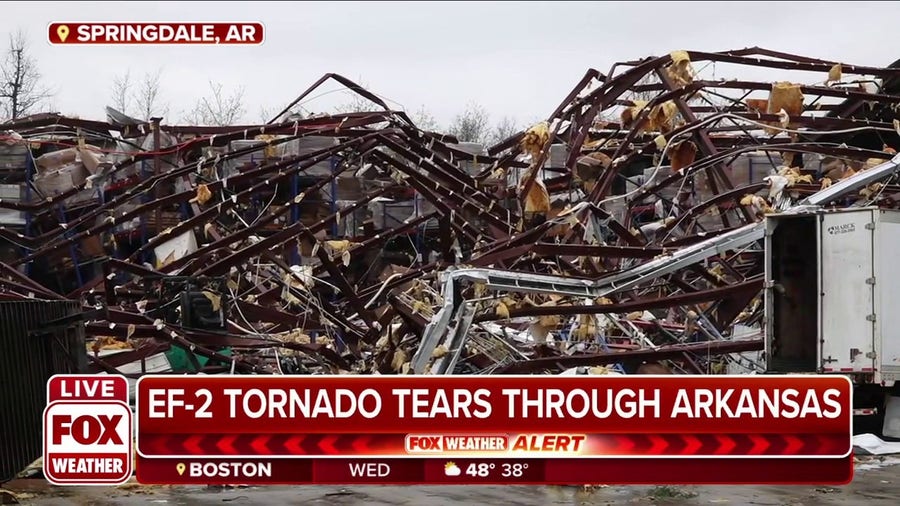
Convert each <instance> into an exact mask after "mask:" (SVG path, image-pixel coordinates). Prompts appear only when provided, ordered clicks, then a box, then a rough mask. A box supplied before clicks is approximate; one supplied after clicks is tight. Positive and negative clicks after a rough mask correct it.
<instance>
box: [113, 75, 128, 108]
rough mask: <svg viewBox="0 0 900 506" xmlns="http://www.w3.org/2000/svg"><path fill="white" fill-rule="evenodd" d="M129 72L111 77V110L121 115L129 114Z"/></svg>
mask: <svg viewBox="0 0 900 506" xmlns="http://www.w3.org/2000/svg"><path fill="white" fill-rule="evenodd" d="M131 84H132V83H131V71H130V70H126V71H125V73H124V74H122V75H120V76H115V77H113V80H112V97H110V98H112V104H113V108H115V109H116V110H117V111H119V112H121V113H122V114H130V113H131Z"/></svg>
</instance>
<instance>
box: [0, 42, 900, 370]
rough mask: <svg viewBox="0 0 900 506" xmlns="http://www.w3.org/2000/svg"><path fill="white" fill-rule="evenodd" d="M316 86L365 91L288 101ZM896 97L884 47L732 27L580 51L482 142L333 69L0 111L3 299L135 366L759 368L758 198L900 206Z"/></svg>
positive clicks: (777, 208)
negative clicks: (145, 117) (547, 90)
mask: <svg viewBox="0 0 900 506" xmlns="http://www.w3.org/2000/svg"><path fill="white" fill-rule="evenodd" d="M710 64H719V65H721V67H722V68H727V69H728V70H729V71H731V70H740V67H742V66H750V67H764V68H767V69H769V74H770V75H771V78H772V80H771V81H770V82H756V81H745V80H736V79H732V80H722V79H708V78H707V77H705V75H706V73H707V72H706V70H707V67H708V66H709V65H710ZM721 70H722V69H721V68H720V71H721ZM330 79H334V80H336V81H338V82H339V83H341V84H343V85H345V86H347V87H348V88H349V89H351V90H354V91H356V92H357V93H359V94H361V95H362V96H363V97H364V98H365V99H367V100H369V101H371V103H372V111H369V112H356V113H346V114H334V115H318V116H315V115H314V116H310V117H300V116H292V115H291V114H290V113H289V112H288V111H290V110H291V108H292V107H293V106H294V105H295V104H297V103H299V102H300V101H302V100H304V99H305V98H307V97H308V96H310V95H311V94H312V93H314V92H315V90H316V89H317V88H318V87H319V86H321V85H322V84H323V83H324V82H326V81H328V80H330ZM801 80H802V81H803V82H807V83H810V82H811V84H801V82H800V81H801ZM898 103H900V68H897V65H895V66H894V67H893V68H870V67H861V66H856V65H850V64H847V63H839V62H830V61H822V60H815V59H810V58H804V57H800V56H795V55H788V54H783V53H777V52H774V51H769V50H765V49H759V48H752V49H744V50H739V51H728V52H719V53H708V52H698V51H675V52H673V53H671V54H669V55H665V56H663V57H658V58H657V57H654V58H646V59H643V60H640V61H633V62H624V63H617V64H616V65H614V66H613V67H612V68H611V69H610V70H609V72H608V73H606V74H604V73H602V72H599V71H597V70H593V69H591V70H589V71H588V72H587V73H586V74H585V76H584V78H583V79H582V80H581V81H580V82H579V83H578V84H577V86H576V87H575V88H574V89H573V90H572V91H571V92H570V93H569V94H568V95H567V96H566V97H565V99H564V100H563V102H562V103H561V104H560V105H559V107H558V108H557V109H556V110H555V111H553V112H552V113H551V114H550V115H549V116H548V118H547V121H546V122H542V123H539V124H537V125H534V126H532V127H531V128H529V129H528V130H526V131H524V132H520V133H518V134H516V135H514V136H512V137H510V138H508V139H506V140H503V141H501V142H499V143H498V144H496V145H494V146H476V145H473V144H471V143H459V142H457V139H455V138H453V137H452V136H449V135H445V134H441V133H438V132H426V131H422V130H420V129H419V128H417V127H416V125H415V124H413V122H412V121H411V120H410V118H409V117H408V116H407V115H406V114H405V113H404V112H402V111H395V110H391V109H390V108H389V107H388V106H387V105H386V104H385V103H384V102H382V101H381V100H380V99H379V98H378V97H377V96H375V95H373V94H371V93H369V92H368V91H366V90H364V89H362V88H361V87H359V86H357V85H356V84H354V83H352V82H351V81H349V80H347V79H346V78H343V77H341V76H338V75H333V74H329V75H326V76H324V77H323V78H322V79H320V80H319V81H318V82H316V83H315V84H314V85H313V86H312V87H310V88H309V89H308V90H306V91H305V92H303V93H302V94H301V95H300V96H299V97H298V98H297V100H296V101H294V102H293V103H292V104H289V105H288V106H287V107H286V108H285V110H284V112H282V113H281V114H279V116H278V117H277V118H276V119H274V120H273V121H271V122H269V123H267V124H263V125H240V126H229V127H211V126H197V125H168V124H164V123H161V122H160V121H159V120H156V119H154V120H152V121H151V122H149V123H148V122H143V121H139V120H135V119H133V118H128V117H126V116H124V115H122V114H121V113H119V112H117V111H114V110H111V109H110V110H108V111H107V121H91V120H84V119H76V118H72V117H66V116H60V115H56V114H40V115H35V116H31V117H27V118H22V119H19V120H17V121H14V122H10V123H5V124H0V183H2V184H0V300H16V299H23V298H33V299H48V300H59V299H74V300H80V301H81V302H82V304H83V306H84V312H83V315H82V316H83V318H84V325H85V330H86V334H87V336H88V337H89V341H90V342H89V344H88V347H87V349H86V350H85V353H87V355H88V359H89V361H90V364H91V365H90V367H91V370H92V371H93V372H106V373H121V374H126V375H127V376H129V377H137V376H139V375H141V374H144V373H150V372H168V371H174V372H203V373H207V374H216V373H237V374H243V373H269V374H346V373H372V374H465V373H471V374H491V373H498V374H499V373H551V374H560V373H562V374H634V373H653V374H658V373H660V372H664V373H673V374H677V373H685V372H687V373H726V372H732V373H734V372H757V371H758V370H759V363H758V361H757V360H756V358H755V354H757V353H758V352H759V350H761V349H762V346H763V345H762V340H761V337H760V331H759V322H760V320H761V315H762V309H763V308H762V304H761V289H762V284H763V276H762V265H763V264H762V261H763V257H762V248H761V245H760V244H759V239H760V238H761V237H762V235H761V229H760V227H759V225H758V224H759V222H760V220H761V218H762V216H763V215H764V214H765V213H771V212H789V210H790V209H792V208H795V207H796V206H797V205H798V204H802V203H808V202H810V201H811V200H810V199H814V200H815V201H816V202H818V203H820V204H829V205H833V206H861V205H877V206H882V207H896V206H897V199H898V192H900V186H898V184H897V181H896V170H895V169H896V167H897V160H898V158H897V157H896V149H898V148H900V137H898V133H900V112H898ZM892 159H893V161H891V160H892Z"/></svg>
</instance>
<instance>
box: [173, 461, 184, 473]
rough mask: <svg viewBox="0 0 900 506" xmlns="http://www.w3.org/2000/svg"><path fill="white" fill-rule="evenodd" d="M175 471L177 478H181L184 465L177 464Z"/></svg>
mask: <svg viewBox="0 0 900 506" xmlns="http://www.w3.org/2000/svg"><path fill="white" fill-rule="evenodd" d="M175 470H176V471H178V476H181V475H182V474H184V464H182V463H181V462H179V463H178V465H176V466H175Z"/></svg>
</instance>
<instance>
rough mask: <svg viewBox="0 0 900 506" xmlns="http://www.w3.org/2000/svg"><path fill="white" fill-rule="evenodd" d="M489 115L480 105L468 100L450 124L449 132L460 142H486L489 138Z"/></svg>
mask: <svg viewBox="0 0 900 506" xmlns="http://www.w3.org/2000/svg"><path fill="white" fill-rule="evenodd" d="M489 121H490V117H489V115H488V112H487V110H486V109H485V108H484V107H482V106H481V105H479V104H477V103H475V102H470V103H469V105H467V106H466V109H465V110H464V111H463V112H462V113H461V114H457V115H456V117H455V118H453V123H451V124H450V134H451V135H453V136H454V137H456V138H457V139H459V141H460V142H478V143H481V144H487V143H488V141H489V138H490V122H489Z"/></svg>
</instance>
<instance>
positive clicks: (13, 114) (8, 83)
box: [0, 30, 53, 120]
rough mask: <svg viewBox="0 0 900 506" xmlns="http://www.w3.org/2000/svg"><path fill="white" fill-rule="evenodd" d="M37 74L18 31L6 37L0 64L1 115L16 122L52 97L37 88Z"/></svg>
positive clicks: (38, 74)
mask: <svg viewBox="0 0 900 506" xmlns="http://www.w3.org/2000/svg"><path fill="white" fill-rule="evenodd" d="M40 81H41V73H40V72H39V71H38V68H37V63H36V62H35V60H34V58H33V57H32V56H31V53H30V51H29V50H28V42H27V38H26V37H25V33H24V32H22V31H21V30H19V31H17V32H16V33H15V34H14V35H10V37H9V49H8V50H7V53H6V55H5V58H4V59H3V62H2V63H0V102H2V106H3V115H4V117H5V118H7V119H11V120H12V119H16V118H20V117H22V116H25V115H27V114H28V113H30V112H32V111H33V110H35V109H37V108H38V107H40V105H41V104H42V103H43V102H44V101H45V100H46V99H47V98H49V97H51V96H52V95H53V94H52V93H51V92H50V90H49V89H47V88H45V87H43V86H41V83H40Z"/></svg>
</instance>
